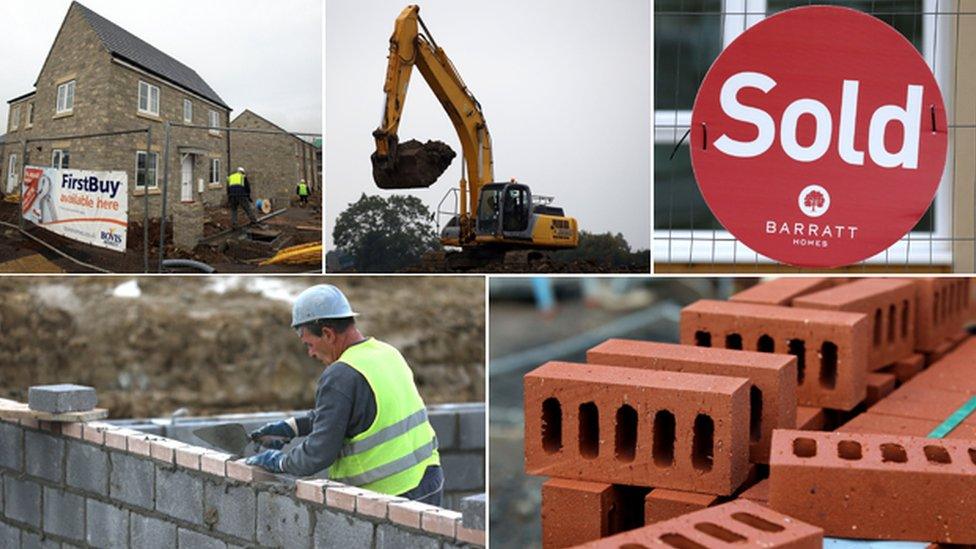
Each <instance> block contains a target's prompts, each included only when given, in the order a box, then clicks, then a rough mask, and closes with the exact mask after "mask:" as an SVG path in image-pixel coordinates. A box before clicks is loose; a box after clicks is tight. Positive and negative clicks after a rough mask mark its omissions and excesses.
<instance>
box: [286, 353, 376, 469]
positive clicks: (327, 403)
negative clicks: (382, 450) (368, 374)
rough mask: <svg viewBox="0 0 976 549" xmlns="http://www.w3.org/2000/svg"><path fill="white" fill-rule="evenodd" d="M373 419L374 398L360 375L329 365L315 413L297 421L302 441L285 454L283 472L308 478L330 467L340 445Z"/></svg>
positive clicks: (317, 393) (344, 366) (346, 367)
mask: <svg viewBox="0 0 976 549" xmlns="http://www.w3.org/2000/svg"><path fill="white" fill-rule="evenodd" d="M375 419H376V397H375V396H374V395H373V390H372V389H371V388H370V386H369V383H368V382H367V381H366V378H365V377H363V375H362V374H360V373H359V372H357V371H356V369H355V368H353V367H352V366H349V365H348V364H345V363H343V362H334V363H332V364H330V365H329V366H328V367H327V368H326V369H325V371H324V372H322V375H321V376H319V382H318V388H317V389H316V390H315V409H314V410H311V411H310V412H308V413H307V414H306V415H304V416H301V417H298V418H296V423H297V425H298V436H304V437H305V440H303V441H302V442H301V444H299V445H297V446H295V447H294V448H292V449H291V450H289V451H288V452H287V453H286V454H285V458H284V460H282V462H281V468H282V470H283V471H284V472H286V473H288V474H290V475H295V476H300V477H307V476H311V475H314V474H316V473H318V472H319V471H322V470H324V469H326V468H327V467H329V466H331V465H332V463H333V462H335V460H336V458H337V457H338V455H339V450H340V449H341V448H342V443H343V441H344V440H345V439H346V438H352V437H354V436H356V435H358V434H360V433H362V432H364V431H366V430H367V429H369V426H370V425H372V424H373V421H375Z"/></svg>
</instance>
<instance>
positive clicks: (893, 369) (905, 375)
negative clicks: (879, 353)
mask: <svg viewBox="0 0 976 549" xmlns="http://www.w3.org/2000/svg"><path fill="white" fill-rule="evenodd" d="M924 369H925V355H922V354H919V353H913V354H911V355H909V356H907V357H905V358H903V359H901V360H896V361H895V362H894V364H892V365H891V366H888V367H887V368H885V369H884V370H883V371H884V372H888V373H890V374H894V376H895V377H896V378H897V379H898V383H905V382H906V381H908V380H909V379H912V378H913V377H915V376H916V375H918V373H919V372H921V371H922V370H924Z"/></svg>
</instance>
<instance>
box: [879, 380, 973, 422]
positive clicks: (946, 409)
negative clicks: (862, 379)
mask: <svg viewBox="0 0 976 549" xmlns="http://www.w3.org/2000/svg"><path fill="white" fill-rule="evenodd" d="M906 388H907V391H901V390H899V391H896V394H892V395H891V396H890V397H888V398H886V399H884V400H882V401H881V402H879V403H877V404H875V405H874V406H872V407H871V413H872V414H881V415H886V416H896V417H906V418H912V419H928V420H933V421H945V420H946V418H948V417H949V416H951V415H952V414H953V413H955V412H956V410H958V409H959V408H960V407H962V406H963V405H965V404H966V403H967V402H969V400H970V398H972V397H971V395H968V394H966V393H955V392H952V391H942V390H939V389H928V388H925V387H921V386H918V387H915V386H912V387H906ZM962 423H964V424H968V425H974V426H976V414H973V415H970V416H969V417H968V418H966V419H964V420H963V422H962Z"/></svg>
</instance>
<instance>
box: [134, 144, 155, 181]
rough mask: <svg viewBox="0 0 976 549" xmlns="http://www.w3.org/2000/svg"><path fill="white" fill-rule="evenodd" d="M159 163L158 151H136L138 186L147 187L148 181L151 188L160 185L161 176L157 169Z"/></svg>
mask: <svg viewBox="0 0 976 549" xmlns="http://www.w3.org/2000/svg"><path fill="white" fill-rule="evenodd" d="M147 157H148V159H147ZM158 165H159V154H158V153H150V154H148V155H147V154H146V152H145V151H139V152H137V153H136V187H143V188H145V187H146V183H147V182H148V184H149V187H151V188H155V187H158V186H159V178H158V175H157V170H156V168H157V166H158Z"/></svg>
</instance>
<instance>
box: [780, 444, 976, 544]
mask: <svg viewBox="0 0 976 549" xmlns="http://www.w3.org/2000/svg"><path fill="white" fill-rule="evenodd" d="M944 461H949V462H951V463H947V462H944ZM769 480H770V491H769V503H770V506H771V507H772V508H773V509H776V510H777V511H780V512H783V513H786V514H788V515H790V516H793V517H796V518H798V519H800V520H803V521H808V522H812V523H815V524H817V525H818V526H821V527H823V529H824V532H825V533H826V534H827V535H830V536H837V537H855V538H859V539H875V540H911V541H938V542H943V543H950V542H951V543H963V544H968V543H976V521H974V520H973V515H972V513H973V509H976V444H974V443H973V442H967V441H958V440H933V439H929V438H924V437H899V436H892V435H873V434H854V433H815V432H811V431H785V430H784V431H776V433H775V434H774V436H773V461H772V464H771V465H770V479H769Z"/></svg>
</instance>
